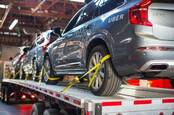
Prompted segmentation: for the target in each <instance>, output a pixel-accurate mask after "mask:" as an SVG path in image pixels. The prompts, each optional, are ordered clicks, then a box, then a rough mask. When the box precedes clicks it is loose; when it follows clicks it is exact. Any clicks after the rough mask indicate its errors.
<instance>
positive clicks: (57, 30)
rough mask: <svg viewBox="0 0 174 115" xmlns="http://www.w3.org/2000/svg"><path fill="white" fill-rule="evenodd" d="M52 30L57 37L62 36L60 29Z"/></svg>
mask: <svg viewBox="0 0 174 115" xmlns="http://www.w3.org/2000/svg"><path fill="white" fill-rule="evenodd" d="M52 30H53V34H56V35H59V36H61V35H62V33H61V29H60V27H55V28H52Z"/></svg>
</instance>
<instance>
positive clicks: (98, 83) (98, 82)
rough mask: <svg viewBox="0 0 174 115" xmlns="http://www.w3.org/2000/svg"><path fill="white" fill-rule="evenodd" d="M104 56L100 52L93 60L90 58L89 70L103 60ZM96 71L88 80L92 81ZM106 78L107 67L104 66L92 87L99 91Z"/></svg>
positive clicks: (95, 54)
mask: <svg viewBox="0 0 174 115" xmlns="http://www.w3.org/2000/svg"><path fill="white" fill-rule="evenodd" d="M102 57H103V56H102V54H101V53H100V52H95V53H94V54H93V55H92V56H91V58H90V61H89V68H88V69H90V68H92V67H94V66H95V65H96V64H97V63H99V62H100V59H101V58H102ZM94 72H95V71H93V72H91V73H90V74H89V76H88V79H91V77H92V76H93V74H94ZM104 77H105V65H104V64H102V66H101V68H100V70H99V72H98V74H97V76H96V77H95V79H94V81H93V83H92V85H91V87H92V88H93V89H95V90H98V89H99V88H100V87H101V86H102V83H103V81H104Z"/></svg>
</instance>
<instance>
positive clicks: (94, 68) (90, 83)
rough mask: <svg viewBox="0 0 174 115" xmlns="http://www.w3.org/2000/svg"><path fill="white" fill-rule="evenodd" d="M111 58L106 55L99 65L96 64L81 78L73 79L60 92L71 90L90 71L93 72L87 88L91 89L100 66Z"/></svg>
mask: <svg viewBox="0 0 174 115" xmlns="http://www.w3.org/2000/svg"><path fill="white" fill-rule="evenodd" d="M110 57H111V56H110V55H109V54H108V55H106V56H104V57H103V58H101V59H100V61H99V63H97V64H96V65H95V66H94V67H92V68H91V69H89V70H88V71H87V72H86V73H85V74H84V75H83V76H81V77H78V76H77V77H75V78H74V80H72V81H71V82H69V83H68V85H67V86H66V87H65V88H64V89H63V90H62V91H61V92H64V93H65V92H67V91H68V89H69V88H71V87H72V86H73V85H75V84H76V83H78V82H79V80H80V79H83V78H84V77H86V76H87V75H88V74H90V73H91V72H92V71H95V72H94V74H93V75H92V77H91V78H90V79H89V83H88V87H91V85H92V83H93V81H94V79H95V78H96V76H97V74H98V72H99V71H100V68H101V65H102V64H103V63H104V62H105V61H106V60H108V59H109V58H110Z"/></svg>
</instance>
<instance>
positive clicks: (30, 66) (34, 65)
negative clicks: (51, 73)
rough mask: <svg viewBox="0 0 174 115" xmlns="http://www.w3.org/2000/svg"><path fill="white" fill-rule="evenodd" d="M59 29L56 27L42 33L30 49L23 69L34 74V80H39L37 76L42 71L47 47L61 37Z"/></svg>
mask: <svg viewBox="0 0 174 115" xmlns="http://www.w3.org/2000/svg"><path fill="white" fill-rule="evenodd" d="M59 30H60V29H59V28H54V29H52V30H47V31H46V32H43V33H41V34H40V35H39V36H38V37H37V38H36V40H35V41H34V42H33V44H32V46H31V47H30V51H29V52H28V54H27V57H26V58H25V60H24V63H23V69H24V70H25V72H27V73H28V74H32V79H33V80H38V79H37V77H36V76H38V75H39V73H40V71H41V68H42V65H43V63H42V62H43V58H44V55H45V52H46V49H47V47H48V46H49V44H51V43H52V42H54V41H55V40H56V39H57V38H58V37H59V34H60V32H59Z"/></svg>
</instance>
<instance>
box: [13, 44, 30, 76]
mask: <svg viewBox="0 0 174 115" xmlns="http://www.w3.org/2000/svg"><path fill="white" fill-rule="evenodd" d="M28 50H29V47H28V46H23V47H19V52H18V53H17V54H16V56H15V57H14V58H10V60H11V62H12V66H13V67H12V68H13V73H12V74H13V75H15V78H16V79H23V76H22V75H21V71H22V70H21V65H22V62H23V60H24V58H25V56H26V54H27V52H28Z"/></svg>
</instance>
